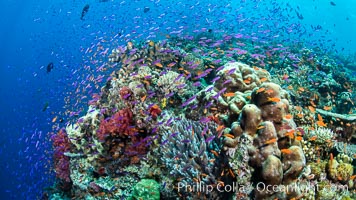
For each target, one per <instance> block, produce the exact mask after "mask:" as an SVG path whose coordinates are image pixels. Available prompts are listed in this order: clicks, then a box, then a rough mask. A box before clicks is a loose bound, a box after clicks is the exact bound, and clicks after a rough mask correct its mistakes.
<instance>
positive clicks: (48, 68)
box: [47, 62, 54, 74]
mask: <svg viewBox="0 0 356 200" xmlns="http://www.w3.org/2000/svg"><path fill="white" fill-rule="evenodd" d="M53 67H54V65H53V62H50V63H49V64H48V65H47V74H48V73H50V72H51V71H52V69H53Z"/></svg>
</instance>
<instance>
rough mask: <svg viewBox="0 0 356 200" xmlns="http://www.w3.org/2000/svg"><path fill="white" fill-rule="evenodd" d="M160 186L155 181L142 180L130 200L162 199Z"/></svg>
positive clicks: (135, 187)
mask: <svg viewBox="0 0 356 200" xmlns="http://www.w3.org/2000/svg"><path fill="white" fill-rule="evenodd" d="M159 188H160V186H159V184H158V183H157V182H156V181H155V180H153V179H142V180H141V181H140V182H138V183H137V184H136V185H135V186H134V188H133V190H132V193H131V197H130V198H128V199H129V200H158V199H160V193H159Z"/></svg>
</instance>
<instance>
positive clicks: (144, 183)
mask: <svg viewBox="0 0 356 200" xmlns="http://www.w3.org/2000/svg"><path fill="white" fill-rule="evenodd" d="M197 37H198V36H197ZM204 37H207V36H204ZM214 37H217V36H214ZM224 37H225V36H224ZM239 42H241V41H240V40H239V38H230V39H226V41H225V43H223V44H221V45H220V46H219V48H216V49H215V48H212V47H211V46H209V45H212V46H213V45H215V43H212V42H211V41H210V40H209V39H204V40H200V41H196V40H194V39H192V40H185V39H182V38H174V39H170V40H165V41H161V42H154V41H150V40H149V41H146V42H142V43H135V42H133V41H130V42H127V44H126V45H124V46H119V47H117V48H115V49H114V50H113V51H112V53H111V55H110V56H109V61H110V62H111V64H110V65H112V66H110V67H112V69H113V70H114V71H113V72H112V73H111V74H110V77H109V78H108V79H107V82H106V84H105V85H104V86H103V87H102V88H101V91H100V93H98V94H93V95H92V96H93V99H92V100H91V101H90V102H89V105H90V106H89V109H88V111H87V113H86V114H85V116H83V117H81V118H79V119H78V120H77V121H76V122H74V123H73V124H68V125H67V127H66V129H61V130H60V131H59V132H58V133H57V134H56V135H54V136H53V137H52V140H53V146H54V150H55V151H54V160H55V170H56V175H57V178H58V180H59V183H60V184H62V186H66V189H67V190H64V189H65V188H64V187H62V191H63V190H64V191H67V193H66V194H65V195H66V197H67V198H73V199H122V198H128V199H160V198H162V199H276V198H278V199H334V198H336V197H340V198H345V199H347V198H353V193H351V192H350V193H347V192H344V193H342V192H340V191H330V188H331V187H332V186H333V185H336V186H338V187H341V186H345V185H346V186H347V187H348V188H350V189H353V188H355V186H354V178H355V175H353V171H354V168H353V165H352V162H353V158H354V155H355V152H356V150H355V148H354V145H352V144H350V141H352V140H353V139H354V137H355V118H354V114H353V112H354V107H353V98H354V95H353V93H352V89H353V88H354V84H353V83H352V84H349V85H347V84H346V85H345V84H341V83H340V81H341V80H342V81H345V76H344V75H342V74H339V73H336V65H337V63H336V62H334V61H333V60H331V59H329V58H325V57H322V56H321V55H319V54H318V53H316V52H313V51H312V50H308V49H301V50H300V51H298V52H299V53H297V52H293V51H291V52H286V51H285V48H282V47H276V48H275V50H274V52H268V53H266V52H264V51H269V50H268V49H270V47H265V48H257V49H255V48H254V46H255V44H252V43H247V42H246V43H247V44H246V47H245V48H250V49H249V51H247V50H245V49H243V47H241V46H237V47H236V46H235V47H234V46H233V45H234V44H235V43H236V44H239ZM177 43H181V45H177ZM203 43H206V44H209V45H202V44H203ZM260 45H263V44H260ZM262 53H266V55H267V56H266V55H262ZM208 55H209V56H208ZM282 58H284V59H283V60H282ZM313 62H315V63H317V64H311V63H313ZM117 66H120V68H117ZM317 66H319V67H317ZM321 66H323V67H324V68H323V69H322V70H321ZM319 69H320V70H319ZM267 70H268V71H267ZM271 74H272V75H271ZM324 80H325V81H324ZM310 82H312V83H313V84H310ZM345 83H346V82H345ZM333 91H337V92H334V93H335V94H334V93H333ZM339 104H341V105H345V106H340V105H339ZM334 155H335V158H334ZM60 184H58V185H60ZM65 184H66V185H65ZM234 184H237V185H238V186H239V187H242V188H243V189H240V190H234V191H225V190H226V188H228V187H229V186H231V187H232V186H233V185H234ZM264 185H271V186H274V187H276V188H279V190H277V191H270V190H266V188H263V186H264ZM311 186H313V187H314V186H319V187H320V189H321V190H306V189H305V188H308V187H311ZM288 188H294V190H292V191H290V190H288ZM57 196H58V194H53V195H52V198H57Z"/></svg>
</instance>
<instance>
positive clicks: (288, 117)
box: [284, 114, 293, 119]
mask: <svg viewBox="0 0 356 200" xmlns="http://www.w3.org/2000/svg"><path fill="white" fill-rule="evenodd" d="M284 117H285V118H286V119H292V118H293V116H292V115H291V114H288V115H286V116H284Z"/></svg>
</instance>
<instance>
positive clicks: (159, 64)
mask: <svg viewBox="0 0 356 200" xmlns="http://www.w3.org/2000/svg"><path fill="white" fill-rule="evenodd" d="M155 65H156V66H157V67H159V68H163V65H162V64H161V63H156V64H155Z"/></svg>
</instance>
